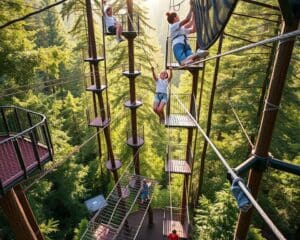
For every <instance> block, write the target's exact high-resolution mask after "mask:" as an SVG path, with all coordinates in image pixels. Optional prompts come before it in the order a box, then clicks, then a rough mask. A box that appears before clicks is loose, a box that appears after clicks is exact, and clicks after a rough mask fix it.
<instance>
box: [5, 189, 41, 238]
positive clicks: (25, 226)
mask: <svg viewBox="0 0 300 240" xmlns="http://www.w3.org/2000/svg"><path fill="white" fill-rule="evenodd" d="M0 205H1V207H2V209H3V212H4V213H5V215H6V217H7V220H8V222H9V224H10V226H11V228H12V230H13V231H14V233H15V235H16V239H17V240H24V239H26V240H38V238H37V237H36V235H35V233H34V231H33V229H32V228H31V226H30V222H29V221H28V218H27V216H26V214H25V211H24V209H23V207H22V204H21V203H20V201H19V199H18V197H17V195H16V193H15V190H14V189H13V188H12V189H11V190H9V191H8V192H7V193H6V194H5V195H4V196H3V197H2V198H0Z"/></svg>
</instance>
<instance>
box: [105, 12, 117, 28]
mask: <svg viewBox="0 0 300 240" xmlns="http://www.w3.org/2000/svg"><path fill="white" fill-rule="evenodd" d="M116 22H117V20H116V18H115V17H114V16H108V15H106V14H105V26H106V28H109V27H111V26H115V23H116Z"/></svg>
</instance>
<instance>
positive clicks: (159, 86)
mask: <svg viewBox="0 0 300 240" xmlns="http://www.w3.org/2000/svg"><path fill="white" fill-rule="evenodd" d="M168 84H169V82H168V79H160V78H158V79H157V80H156V93H168V91H167V90H168Z"/></svg>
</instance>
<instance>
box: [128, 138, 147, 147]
mask: <svg viewBox="0 0 300 240" xmlns="http://www.w3.org/2000/svg"><path fill="white" fill-rule="evenodd" d="M126 143H127V145H129V146H131V147H140V146H142V145H143V144H144V139H143V138H142V137H139V136H137V142H136V143H133V137H129V138H128V139H127V141H126Z"/></svg>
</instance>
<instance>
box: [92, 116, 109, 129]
mask: <svg viewBox="0 0 300 240" xmlns="http://www.w3.org/2000/svg"><path fill="white" fill-rule="evenodd" d="M108 124H109V119H105V120H104V121H102V119H101V117H96V118H95V119H93V120H92V121H90V123H89V126H91V127H100V128H101V127H105V126H106V125H108Z"/></svg>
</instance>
